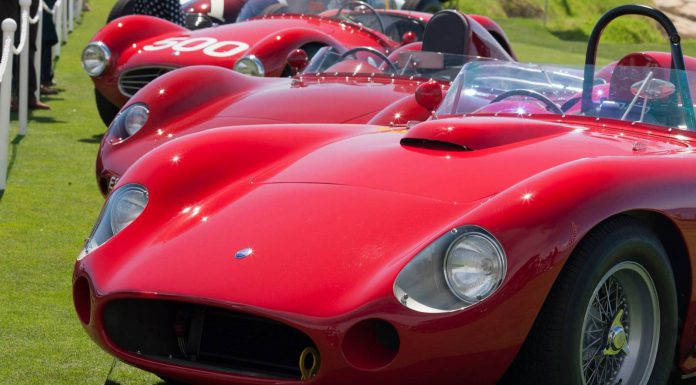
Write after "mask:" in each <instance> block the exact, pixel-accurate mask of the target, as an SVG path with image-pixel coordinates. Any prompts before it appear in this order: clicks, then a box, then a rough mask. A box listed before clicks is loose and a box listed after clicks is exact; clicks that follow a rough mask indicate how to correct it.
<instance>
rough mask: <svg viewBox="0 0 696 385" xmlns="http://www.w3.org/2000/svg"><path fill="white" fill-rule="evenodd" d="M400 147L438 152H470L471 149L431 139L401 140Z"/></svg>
mask: <svg viewBox="0 0 696 385" xmlns="http://www.w3.org/2000/svg"><path fill="white" fill-rule="evenodd" d="M401 145H402V146H408V147H418V148H426V149H429V150H438V151H471V149H470V148H469V147H466V146H462V145H459V144H456V143H450V142H442V141H439V140H431V139H419V138H403V139H401Z"/></svg>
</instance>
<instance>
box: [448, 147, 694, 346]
mask: <svg viewBox="0 0 696 385" xmlns="http://www.w3.org/2000/svg"><path fill="white" fill-rule="evenodd" d="M689 170H691V171H689ZM690 172H691V173H692V172H693V160H692V159H690V156H688V155H677V154H675V155H667V156H666V155H655V156H650V155H646V156H637V157H606V158H594V159H581V160H578V161H575V162H571V163H568V164H564V165H560V166H557V167H554V168H552V169H549V170H547V171H545V172H542V173H540V174H537V175H535V176H533V177H531V178H529V179H527V180H525V181H523V182H520V183H518V184H517V185H514V186H512V187H510V188H508V189H507V190H505V191H503V192H501V193H498V194H496V195H495V196H493V197H491V198H490V199H489V200H488V201H487V202H485V203H483V204H482V205H480V206H479V207H477V208H476V209H474V210H472V211H471V212H470V213H468V214H467V215H466V216H465V217H464V218H463V219H464V222H462V223H456V224H453V226H452V227H456V226H459V225H463V224H473V225H478V226H482V227H484V228H486V229H487V230H488V231H490V232H491V233H492V234H493V235H494V236H495V237H496V238H497V239H498V240H499V241H500V243H501V244H502V246H503V249H504V250H505V253H506V255H507V259H508V268H507V271H508V274H507V277H506V279H505V283H504V284H503V286H502V287H501V289H500V290H499V291H498V292H497V293H496V294H495V296H503V297H509V298H517V297H518V296H519V294H518V293H520V292H524V293H527V294H529V293H534V295H525V296H524V298H519V299H520V300H521V301H523V306H524V312H520V314H519V323H520V325H521V327H522V328H523V329H522V330H525V333H522V334H516V335H517V336H526V335H527V334H528V332H529V330H530V329H531V327H532V324H533V322H534V320H535V319H536V316H537V315H538V313H539V311H540V309H541V306H542V305H543V303H544V301H545V300H546V298H547V296H548V294H549V293H550V291H551V288H552V287H553V284H554V282H555V280H556V278H557V277H558V275H559V273H560V272H561V270H562V268H563V266H564V265H565V263H566V261H567V260H568V257H569V256H570V255H571V253H572V252H573V250H574V249H575V248H576V247H577V245H578V244H579V242H580V241H581V240H582V239H583V237H584V236H585V235H587V234H588V233H589V232H590V231H591V230H592V229H593V228H595V227H596V226H597V225H599V224H600V223H602V222H603V221H605V220H607V219H608V218H611V217H613V216H616V215H619V214H623V213H630V212H635V211H644V210H645V209H646V208H650V211H653V212H655V211H656V212H657V213H659V214H661V215H663V216H665V217H667V218H669V220H671V221H672V222H673V223H675V224H676V225H677V227H678V228H680V229H681V231H680V234H679V235H680V236H682V238H683V239H685V240H686V247H687V249H689V250H696V217H695V215H694V213H693V212H685V210H684V209H683V208H685V207H694V205H696V196H694V194H693V193H692V192H693V191H694V190H695V189H696V181H694V180H693V179H692V180H689V179H687V178H685V175H689V173H690ZM637 175H640V176H641V177H636V176H637ZM687 229H688V230H687ZM691 259H693V255H691V256H690V260H691ZM690 269H691V276H692V277H693V276H696V270H694V264H691V267H690ZM522 288H524V290H522ZM689 295H690V302H693V300H694V298H695V297H694V293H693V289H692V292H690V293H689ZM694 323H695V320H694V317H690V318H689V319H688V320H687V322H686V323H685V324H684V325H685V326H684V330H692V329H694ZM685 338H687V337H685ZM689 338H691V341H693V338H694V335H693V333H690V334H689ZM522 342H523V341H519V343H520V344H521V343H522ZM682 357H683V356H682Z"/></svg>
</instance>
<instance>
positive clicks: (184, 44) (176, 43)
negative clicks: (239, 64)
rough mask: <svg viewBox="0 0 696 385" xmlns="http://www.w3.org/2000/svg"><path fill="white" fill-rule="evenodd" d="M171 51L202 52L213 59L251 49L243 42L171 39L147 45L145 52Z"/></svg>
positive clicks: (206, 38) (209, 38)
mask: <svg viewBox="0 0 696 385" xmlns="http://www.w3.org/2000/svg"><path fill="white" fill-rule="evenodd" d="M165 49H171V50H173V51H178V52H196V51H202V52H203V54H205V55H208V56H212V57H220V58H224V57H231V56H235V55H237V54H239V53H242V52H244V51H246V50H248V49H249V44H246V43H242V42H241V41H227V40H223V41H218V40H217V39H216V38H214V37H193V38H188V37H171V38H169V39H164V40H160V41H157V42H155V43H152V44H150V45H146V46H144V47H143V50H144V51H162V50H165Z"/></svg>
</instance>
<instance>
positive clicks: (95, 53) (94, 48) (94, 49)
mask: <svg viewBox="0 0 696 385" xmlns="http://www.w3.org/2000/svg"><path fill="white" fill-rule="evenodd" d="M110 62H111V51H109V48H108V47H107V46H106V45H105V44H104V43H102V42H100V41H97V42H93V43H89V44H87V47H85V49H84V51H82V68H84V69H85V72H87V75H89V76H91V77H97V76H99V75H101V74H103V73H104V71H106V69H107V68H108V67H109V64H110Z"/></svg>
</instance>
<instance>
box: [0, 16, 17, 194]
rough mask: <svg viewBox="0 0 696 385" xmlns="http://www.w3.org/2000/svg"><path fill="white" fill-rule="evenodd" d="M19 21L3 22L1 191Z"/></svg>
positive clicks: (8, 133)
mask: <svg viewBox="0 0 696 385" xmlns="http://www.w3.org/2000/svg"><path fill="white" fill-rule="evenodd" d="M16 30H17V23H16V22H15V21H14V20H12V19H6V20H4V21H3V22H2V41H3V44H2V61H1V62H0V191H4V190H5V187H6V186H7V167H8V163H7V162H8V157H9V150H10V103H11V100H12V61H13V60H12V59H13V57H14V52H13V51H14V35H15V31H16Z"/></svg>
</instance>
